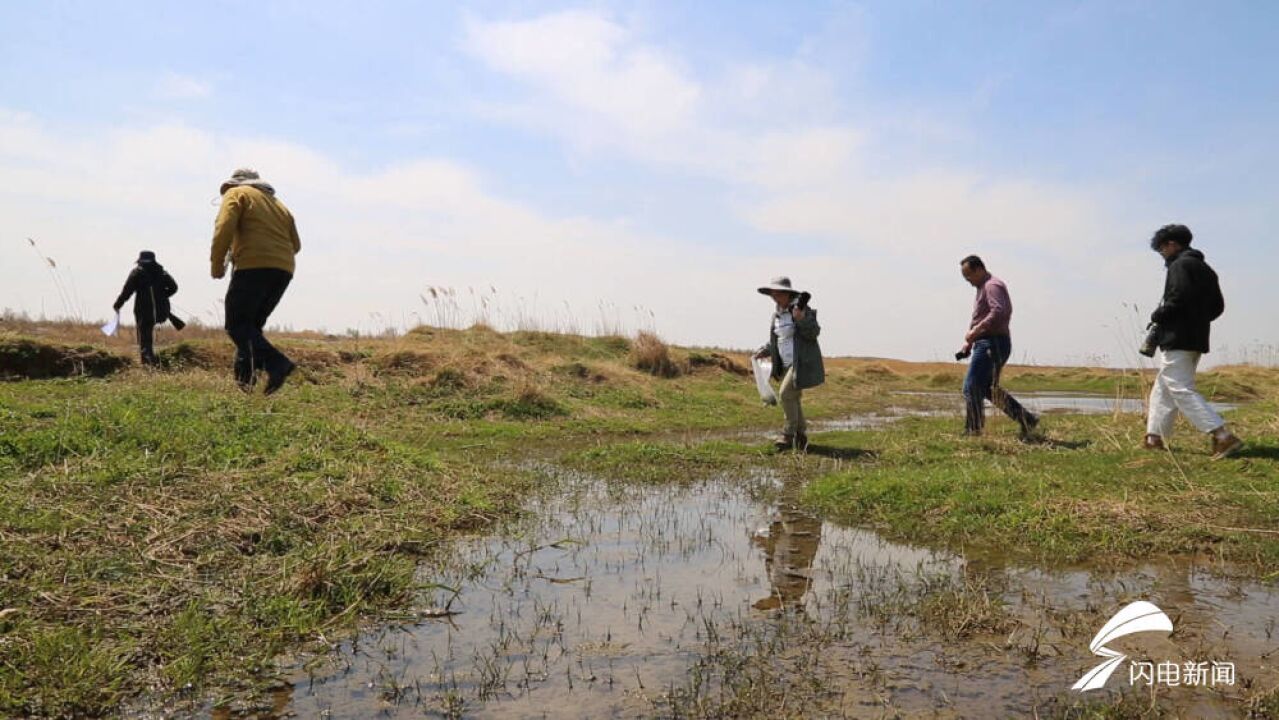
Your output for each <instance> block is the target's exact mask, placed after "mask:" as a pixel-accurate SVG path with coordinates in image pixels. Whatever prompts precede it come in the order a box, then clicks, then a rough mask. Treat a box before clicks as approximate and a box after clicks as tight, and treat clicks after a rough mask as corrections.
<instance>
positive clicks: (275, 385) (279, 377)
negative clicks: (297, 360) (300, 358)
mask: <svg viewBox="0 0 1279 720" xmlns="http://www.w3.org/2000/svg"><path fill="white" fill-rule="evenodd" d="M284 362H285V363H287V364H286V365H285V366H284V367H283V368H281V369H280V370H278V371H276V372H272V373H268V374H267V378H266V392H265V394H267V395H271V394H274V393H275V391H276V390H279V389H280V388H282V387H284V381H285V380H287V379H288V378H289V375H291V374H293V371H294V370H296V369H297V367H298V366H297V365H294V364H293V362H292V361H289V360H285V361H284Z"/></svg>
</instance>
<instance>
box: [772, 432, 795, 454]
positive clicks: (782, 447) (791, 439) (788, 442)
mask: <svg viewBox="0 0 1279 720" xmlns="http://www.w3.org/2000/svg"><path fill="white" fill-rule="evenodd" d="M773 449H774V450H776V451H777V452H787V451H789V450H794V449H795V436H794V435H783V436H782V438H781V439H780V440H778V441H777V442H775V443H773Z"/></svg>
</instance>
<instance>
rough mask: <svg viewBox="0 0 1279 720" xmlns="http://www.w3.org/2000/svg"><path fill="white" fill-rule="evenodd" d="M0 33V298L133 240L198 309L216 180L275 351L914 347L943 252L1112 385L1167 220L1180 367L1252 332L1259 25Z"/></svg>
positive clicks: (493, 22)
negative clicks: (650, 336) (271, 288)
mask: <svg viewBox="0 0 1279 720" xmlns="http://www.w3.org/2000/svg"><path fill="white" fill-rule="evenodd" d="M0 25H2V26H3V27H5V28H6V32H5V33H4V37H5V39H4V40H3V41H0V218H2V219H0V248H4V249H3V251H2V252H3V253H4V254H5V257H6V262H4V263H3V264H0V287H3V288H4V290H3V291H0V293H3V295H2V296H0V306H4V307H10V308H13V309H20V310H26V311H28V312H32V313H35V314H39V313H41V312H45V313H47V314H50V315H56V314H61V313H63V312H66V311H67V310H70V311H73V312H78V313H83V314H85V315H88V316H90V317H98V316H102V315H104V313H105V311H106V309H109V305H110V301H111V300H112V299H113V297H114V293H115V291H116V288H117V286H118V285H119V284H120V282H122V280H123V277H124V275H125V273H126V272H127V270H128V267H129V263H130V260H131V259H132V258H133V257H134V255H135V253H136V252H137V250H138V249H141V248H142V247H149V248H151V249H154V250H156V251H157V252H158V253H159V254H160V256H161V260H162V261H163V262H165V263H166V264H167V265H168V266H169V267H170V268H171V269H172V270H174V271H175V272H176V273H178V274H179V282H180V283H181V284H182V286H183V289H182V292H181V294H180V295H179V296H178V298H177V301H178V304H179V305H180V306H183V307H185V308H186V309H187V310H188V312H190V313H191V314H193V315H198V316H202V317H205V319H206V320H212V319H213V318H215V317H216V316H217V313H218V312H219V310H218V307H219V306H218V304H217V298H218V297H219V296H220V294H221V293H222V292H223V291H224V287H223V286H222V284H220V283H216V282H214V281H212V280H211V279H209V278H208V276H207V246H208V235H209V230H210V227H211V223H212V217H213V214H214V212H215V211H216V208H215V206H214V204H213V203H215V202H216V187H217V185H218V183H219V181H220V180H221V179H222V178H223V177H224V176H225V175H226V174H228V173H229V171H230V170H231V169H232V168H233V167H235V166H238V165H251V166H254V167H257V168H258V169H259V170H261V171H262V172H263V174H264V175H265V176H267V177H268V179H271V180H272V181H273V182H275V183H276V184H277V186H278V187H279V189H280V195H281V197H282V198H283V199H284V200H285V202H286V203H288V204H289V205H290V207H291V208H292V209H293V210H294V212H295V214H296V215H297V217H298V221H299V226H300V229H301V231H302V234H303V243H304V250H303V254H302V255H301V256H300V257H299V269H298V277H297V280H296V282H295V284H294V286H293V288H292V289H291V290H290V295H289V297H288V298H287V299H286V300H285V302H284V303H283V304H282V305H281V308H280V310H279V312H278V316H277V317H278V320H279V322H281V323H282V324H288V325H292V326H294V327H326V328H328V329H331V330H338V331H340V330H342V329H345V328H348V327H358V328H361V329H365V330H371V329H378V328H377V327H376V326H377V325H380V324H386V323H393V324H402V325H404V324H412V323H414V322H416V321H417V320H418V319H420V318H421V317H422V316H426V319H430V315H429V313H428V311H427V309H426V308H425V307H424V306H423V304H422V302H421V301H420V300H419V299H418V297H419V294H420V293H422V292H423V290H424V289H425V288H426V287H428V286H435V287H439V286H451V287H455V288H459V289H465V288H496V291H497V294H498V295H500V296H501V302H500V303H499V304H500V305H501V306H502V308H503V309H502V310H501V311H500V312H498V313H496V314H493V315H491V316H490V318H489V319H490V321H494V322H498V323H499V324H501V323H503V322H505V323H507V324H512V323H514V322H516V321H517V318H525V319H527V318H529V317H534V316H536V317H539V318H542V320H541V322H542V323H543V324H547V325H560V326H565V327H567V326H569V325H573V326H576V327H577V328H579V329H583V330H588V331H589V330H591V329H592V326H593V324H608V323H604V322H603V321H600V322H595V318H597V317H599V316H601V315H606V316H608V317H609V318H611V321H610V322H613V323H614V324H615V323H621V324H624V325H627V326H628V327H630V328H631V329H634V328H635V327H638V326H641V325H651V326H653V327H654V328H655V329H656V330H658V331H659V332H660V333H661V334H663V335H664V336H666V337H668V338H670V339H672V340H676V341H679V342H683V343H697V344H718V345H728V346H736V347H745V346H753V345H755V344H758V343H759V342H760V341H761V340H762V339H763V338H760V337H759V336H760V335H761V333H762V332H763V327H764V326H763V323H764V322H766V317H764V316H766V315H767V311H768V308H767V306H766V304H765V301H764V300H763V299H762V298H759V297H758V296H754V297H752V288H753V287H754V286H756V285H758V284H762V283H763V282H764V281H766V280H767V279H768V278H769V277H770V276H772V275H776V274H782V273H786V274H790V275H792V276H793V277H794V279H795V280H796V282H797V283H799V284H801V285H804V286H805V287H808V288H809V289H811V290H812V291H813V292H814V296H815V300H814V305H815V306H817V307H819V308H820V310H821V313H822V318H823V325H824V327H825V330H824V333H823V342H824V347H825V349H826V351H827V352H828V353H829V354H855V355H881V356H896V357H905V358H909V359H937V358H941V357H945V356H946V355H947V354H948V352H950V351H951V350H952V348H951V346H952V345H956V344H957V343H958V340H959V338H960V337H961V336H962V331H963V326H964V323H965V321H966V315H967V310H968V303H969V302H970V300H971V292H972V291H971V288H968V287H967V286H966V285H964V284H963V283H962V281H961V280H960V279H959V277H958V272H957V267H956V262H957V261H958V259H959V258H960V257H963V256H964V255H966V254H968V253H969V252H978V253H981V254H982V255H983V256H985V257H986V258H987V261H988V264H989V265H990V266H991V269H992V270H993V271H994V272H995V273H996V274H998V275H1000V276H1001V277H1003V278H1004V279H1005V280H1006V281H1007V282H1008V284H1009V286H1010V288H1011V290H1012V293H1013V299H1014V305H1015V307H1016V312H1015V317H1014V323H1013V332H1014V338H1015V345H1016V355H1017V358H1018V359H1019V360H1025V361H1034V362H1106V363H1112V364H1114V363H1118V364H1123V363H1130V362H1134V361H1135V360H1136V358H1135V356H1134V355H1133V353H1132V352H1131V349H1130V348H1129V345H1130V344H1131V336H1132V335H1133V334H1134V333H1135V329H1134V326H1135V324H1136V320H1135V319H1134V318H1135V317H1136V314H1135V312H1134V311H1133V310H1132V306H1133V305H1134V304H1135V305H1137V306H1139V307H1143V308H1148V307H1149V305H1150V304H1152V303H1153V302H1154V301H1155V300H1156V299H1157V297H1158V293H1159V289H1160V286H1161V285H1160V283H1161V275H1162V267H1161V265H1160V263H1159V261H1158V258H1157V257H1156V256H1154V255H1153V254H1152V253H1150V252H1149V251H1148V250H1147V249H1146V248H1145V245H1144V241H1145V239H1146V238H1147V237H1149V234H1150V232H1151V231H1152V230H1153V229H1154V228H1156V227H1158V226H1159V225H1161V224H1163V223H1166V222H1174V221H1177V222H1184V223H1186V224H1188V225H1190V226H1191V228H1192V229H1193V230H1194V231H1195V232H1196V236H1197V242H1196V244H1197V245H1199V246H1201V248H1202V249H1203V250H1204V252H1205V253H1206V254H1207V255H1208V258H1209V260H1210V262H1212V263H1213V264H1214V265H1215V266H1216V267H1217V269H1218V271H1219V272H1220V273H1221V275H1222V278H1223V285H1224V287H1225V290H1226V295H1227V303H1228V312H1227V316H1226V317H1225V318H1223V319H1222V321H1220V322H1219V323H1218V324H1217V326H1215V328H1214V333H1215V337H1216V344H1217V345H1218V347H1220V348H1221V349H1222V350H1223V351H1224V352H1219V353H1217V354H1216V359H1218V360H1220V361H1225V360H1230V359H1234V360H1241V359H1249V358H1250V357H1253V356H1255V355H1257V353H1258V350H1257V348H1264V347H1267V346H1269V347H1270V348H1274V346H1276V345H1279V322H1276V321H1275V320H1274V319H1273V315H1274V308H1275V307H1276V305H1279V302H1277V301H1279V291H1276V289H1275V284H1274V283H1273V282H1272V281H1271V279H1270V277H1271V274H1272V273H1273V269H1274V267H1275V266H1276V261H1277V260H1279V251H1276V250H1275V249H1274V247H1275V246H1274V244H1273V243H1271V242H1269V237H1268V236H1269V232H1270V231H1271V228H1272V227H1274V225H1275V220H1276V217H1275V215H1276V210H1275V209H1274V205H1275V204H1274V202H1273V198H1274V197H1275V191H1276V190H1277V189H1279V187H1277V186H1279V182H1277V181H1276V180H1275V174H1274V173H1273V171H1272V168H1274V167H1275V166H1276V164H1277V163H1279V140H1276V139H1275V133H1274V132H1273V128H1274V127H1276V124H1277V122H1279V73H1276V72H1275V70H1276V69H1279V50H1276V49H1275V48H1276V43H1275V42H1274V40H1275V36H1276V32H1277V31H1279V8H1276V7H1275V6H1273V5H1272V4H1268V3H1218V4H1212V5H1209V4H1204V3H1171V2H1161V3H1143V2H1131V3H1123V2H1104V3H1103V2H1096V3H1091V2H1084V3H1016V2H1009V3H994V2H990V3H986V2H982V3H976V2H974V3H923V2H891V3H889V2H885V3H869V4H854V3H833V2H823V3H805V4H799V3H753V4H752V3H740V2H734V3H727V2H725V3H712V2H702V3H589V4H562V5H561V4H555V3H538V4H533V5H529V4H521V3H472V4H467V5H466V6H464V7H462V6H459V5H456V4H453V3H421V2H405V3H376V2H374V3H366V4H363V5H361V6H359V7H355V6H353V5H351V4H349V3H324V2H280V3H269V2H208V3H200V4H174V3H158V2H157V3H113V4H110V5H108V4H104V3H89V2H74V3H53V2H50V3H39V4H16V3H11V4H5V5H4V6H0ZM26 237H33V238H35V239H36V240H37V241H38V242H39V244H40V248H41V250H42V251H43V252H44V253H46V254H47V255H49V256H52V257H54V258H56V259H57V261H58V263H59V267H60V268H62V269H63V270H64V271H65V273H66V274H67V275H68V276H69V277H70V282H71V284H73V285H74V288H75V290H76V292H77V294H78V295H79V296H80V302H78V303H76V304H75V305H76V306H75V307H72V308H66V307H64V305H65V303H62V301H61V300H60V299H59V298H58V295H57V293H56V289H55V287H54V284H53V278H52V277H51V276H50V275H49V274H48V273H46V272H44V271H42V270H41V269H40V268H39V266H38V263H36V262H35V260H36V259H35V257H34V255H32V254H31V253H30V250H29V249H27V248H25V247H23V246H24V245H25V244H26V243H25V238H26ZM10 258H12V260H10ZM117 276H118V277H117ZM463 292H464V293H465V292H468V291H466V290H463ZM490 292H492V291H490ZM521 299H522V300H521ZM494 302H495V303H497V302H498V301H497V300H495V301H494ZM565 303H567V308H566V306H565ZM601 303H603V304H605V305H607V306H608V307H609V308H614V309H611V310H607V311H606V310H602V309H601V308H600V305H601ZM578 308H581V309H578ZM637 308H638V309H637ZM414 313H417V315H415V314H414ZM650 313H651V314H650ZM462 319H463V320H465V319H469V318H462ZM1275 352H1276V351H1274V350H1273V349H1272V350H1271V351H1270V355H1269V357H1271V358H1273V357H1274V355H1275ZM1261 354H1262V355H1263V356H1264V355H1265V351H1261Z"/></svg>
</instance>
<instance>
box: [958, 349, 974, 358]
mask: <svg viewBox="0 0 1279 720" xmlns="http://www.w3.org/2000/svg"><path fill="white" fill-rule="evenodd" d="M972 354H973V351H972V350H971V349H969V350H960V351H959V352H957V353H955V360H956V361H958V360H966V359H968V356H969V355H972Z"/></svg>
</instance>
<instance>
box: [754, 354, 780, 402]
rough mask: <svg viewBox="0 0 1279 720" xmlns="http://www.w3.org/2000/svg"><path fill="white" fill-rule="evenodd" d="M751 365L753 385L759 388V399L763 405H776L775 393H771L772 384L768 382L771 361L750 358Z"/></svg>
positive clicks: (771, 372) (771, 369)
mask: <svg viewBox="0 0 1279 720" xmlns="http://www.w3.org/2000/svg"><path fill="white" fill-rule="evenodd" d="M751 367H753V368H754V369H755V387H757V388H758V389H759V399H760V400H762V401H763V402H764V404H765V405H776V404H777V395H775V394H773V386H772V385H769V384H768V379H769V378H770V377H772V375H773V361H772V360H766V359H763V358H751Z"/></svg>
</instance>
